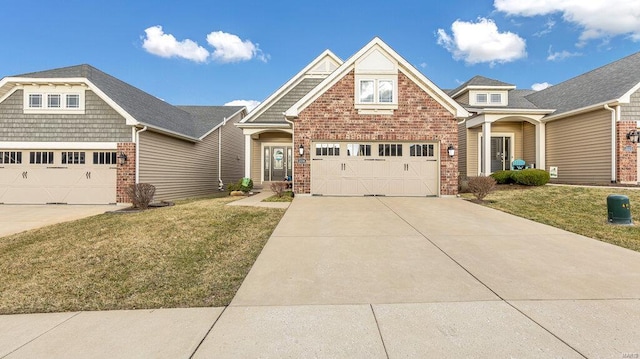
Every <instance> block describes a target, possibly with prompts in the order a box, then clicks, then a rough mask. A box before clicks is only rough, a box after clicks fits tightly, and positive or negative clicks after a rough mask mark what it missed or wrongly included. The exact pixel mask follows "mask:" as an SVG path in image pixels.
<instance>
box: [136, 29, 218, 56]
mask: <svg viewBox="0 0 640 359" xmlns="http://www.w3.org/2000/svg"><path fill="white" fill-rule="evenodd" d="M144 32H145V33H146V37H145V38H144V41H143V43H142V47H143V48H144V49H145V50H147V52H149V53H151V54H154V55H158V56H160V57H167V58H168V57H182V58H184V59H187V60H191V61H195V62H205V61H207V58H208V57H209V51H207V49H205V48H204V47H202V46H199V45H198V43H196V42H194V41H192V40H189V39H186V40H182V41H178V40H176V38H175V37H174V36H173V35H171V34H165V33H164V31H162V26H160V25H157V26H152V27H149V28H147V29H146V30H144Z"/></svg>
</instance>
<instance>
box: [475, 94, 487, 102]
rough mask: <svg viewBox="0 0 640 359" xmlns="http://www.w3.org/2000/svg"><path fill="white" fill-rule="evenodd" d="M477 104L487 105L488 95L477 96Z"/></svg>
mask: <svg viewBox="0 0 640 359" xmlns="http://www.w3.org/2000/svg"><path fill="white" fill-rule="evenodd" d="M476 103H487V94H486V93H479V94H476Z"/></svg>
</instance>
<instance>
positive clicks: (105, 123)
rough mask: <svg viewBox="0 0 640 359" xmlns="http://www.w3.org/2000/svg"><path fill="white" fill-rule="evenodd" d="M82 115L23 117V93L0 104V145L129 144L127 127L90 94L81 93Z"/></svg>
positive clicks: (113, 111)
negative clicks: (1, 143) (41, 143)
mask: <svg viewBox="0 0 640 359" xmlns="http://www.w3.org/2000/svg"><path fill="white" fill-rule="evenodd" d="M85 101H86V102H85V114H68V115H65V114H51V115H48V114H24V111H23V92H22V90H17V91H15V92H14V93H13V94H12V95H11V96H9V97H8V98H7V99H6V100H5V101H3V102H2V103H0V141H6V142H129V141H131V127H130V126H127V125H126V123H125V119H124V118H123V117H122V116H120V115H119V114H118V113H117V112H116V111H115V110H113V109H112V108H111V107H110V106H109V105H108V104H107V103H105V102H104V101H102V99H100V98H99V97H98V96H97V95H96V94H94V93H93V92H92V91H87V92H86V93H85Z"/></svg>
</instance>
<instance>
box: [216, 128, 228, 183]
mask: <svg viewBox="0 0 640 359" xmlns="http://www.w3.org/2000/svg"><path fill="white" fill-rule="evenodd" d="M226 124H227V118H226V117H225V118H224V119H223V120H222V126H224V125H226ZM222 126H220V128H218V190H220V191H222V188H223V187H224V183H222Z"/></svg>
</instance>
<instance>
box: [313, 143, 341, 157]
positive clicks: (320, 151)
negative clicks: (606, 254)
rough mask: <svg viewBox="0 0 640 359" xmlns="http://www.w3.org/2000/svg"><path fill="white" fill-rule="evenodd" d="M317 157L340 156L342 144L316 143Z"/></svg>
mask: <svg viewBox="0 0 640 359" xmlns="http://www.w3.org/2000/svg"><path fill="white" fill-rule="evenodd" d="M316 156H340V144H339V143H316Z"/></svg>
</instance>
